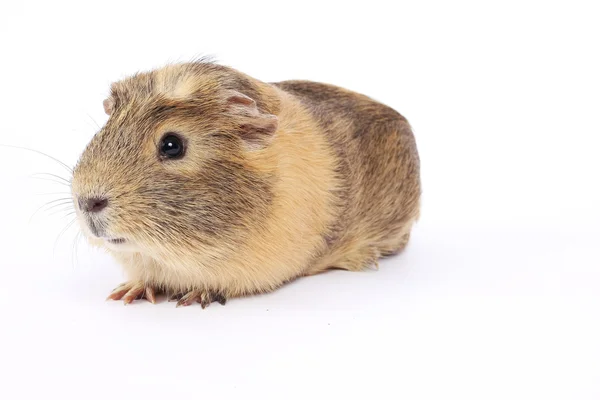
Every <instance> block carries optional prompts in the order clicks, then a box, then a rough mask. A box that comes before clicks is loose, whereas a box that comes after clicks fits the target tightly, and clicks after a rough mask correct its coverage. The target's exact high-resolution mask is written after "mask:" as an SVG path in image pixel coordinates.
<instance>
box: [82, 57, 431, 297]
mask: <svg viewBox="0 0 600 400" xmlns="http://www.w3.org/2000/svg"><path fill="white" fill-rule="evenodd" d="M104 109H105V111H106V113H107V114H108V115H109V118H108V121H107V122H106V124H105V125H104V126H103V127H102V128H101V129H100V131H99V132H98V133H97V134H96V135H95V136H94V137H93V138H92V140H91V141H90V143H89V144H88V146H87V147H86V149H85V151H84V152H83V154H82V155H81V158H80V159H79V161H78V163H77V165H76V167H75V169H74V172H73V179H72V185H71V187H72V196H73V202H74V205H75V210H76V215H77V219H78V222H79V223H80V225H81V228H82V231H83V233H84V235H85V236H86V237H87V239H88V241H89V242H90V243H91V244H92V245H95V246H99V247H101V248H104V249H105V250H106V251H108V252H109V253H110V254H111V255H112V256H114V258H115V259H116V260H117V261H118V263H120V264H121V265H122V267H123V268H124V270H125V274H126V276H127V279H128V281H127V282H125V283H123V284H122V285H121V286H119V287H117V288H116V289H115V290H114V291H113V292H112V293H111V294H110V296H109V297H108V298H109V299H113V300H121V299H122V300H123V301H124V302H125V304H128V303H131V302H132V301H134V300H136V299H143V298H145V299H147V300H149V301H151V302H153V303H154V302H155V299H156V294H158V293H166V294H167V296H168V297H169V298H170V299H176V300H178V302H177V305H178V306H179V305H190V304H192V303H193V302H196V301H197V302H199V303H200V304H201V306H202V308H204V307H206V306H207V305H209V304H210V303H211V302H213V301H217V302H220V303H221V304H224V303H225V301H226V300H227V299H228V298H232V297H238V296H245V295H251V294H256V293H264V292H270V291H273V290H275V289H277V288H278V287H280V286H281V285H283V284H284V283H286V282H288V281H291V280H293V279H296V278H298V277H301V276H307V275H313V274H317V273H320V272H323V271H326V270H327V269H331V268H335V269H344V270H349V271H359V270H361V269H363V268H365V267H368V266H371V265H376V266H377V265H378V264H377V262H378V261H377V260H378V259H379V258H380V257H384V256H388V255H392V254H395V253H398V252H399V251H400V250H402V249H403V248H404V247H405V246H406V244H407V242H408V240H409V237H410V232H411V228H412V226H413V223H414V222H415V221H416V220H417V218H418V217H419V207H420V196H421V185H420V174H419V163H420V162H419V156H418V152H417V147H416V143H415V139H414V136H413V133H412V131H411V127H410V125H409V124H408V122H407V120H406V119H405V118H404V117H403V116H401V115H400V114H399V113H398V112H396V111H394V110H393V109H392V108H390V107H388V106H385V105H383V104H381V103H379V102H377V101H375V100H373V99H371V98H369V97H367V96H364V95H362V94H358V93H354V92H352V91H349V90H346V89H342V88H340V87H336V86H333V85H328V84H322V83H315V82H310V81H300V80H298V81H284V82H279V83H265V82H261V81H259V80H257V79H253V78H251V77H249V76H247V75H245V74H243V73H241V72H238V71H236V70H234V69H232V68H229V67H225V66H222V65H218V64H216V63H213V62H209V61H203V60H201V61H197V62H190V63H181V64H175V65H168V66H166V67H163V68H160V69H157V70H154V71H150V72H145V73H138V74H135V75H133V76H131V77H128V78H126V79H124V80H122V81H119V82H116V83H114V84H112V86H111V90H110V96H109V97H108V98H107V99H106V100H105V101H104Z"/></svg>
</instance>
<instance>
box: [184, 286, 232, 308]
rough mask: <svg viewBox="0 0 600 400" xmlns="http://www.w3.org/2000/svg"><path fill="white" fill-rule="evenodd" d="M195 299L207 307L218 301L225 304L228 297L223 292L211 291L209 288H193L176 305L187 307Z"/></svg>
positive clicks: (203, 306)
mask: <svg viewBox="0 0 600 400" xmlns="http://www.w3.org/2000/svg"><path fill="white" fill-rule="evenodd" d="M194 301H196V302H198V303H200V306H201V307H202V308H206V307H208V306H209V305H210V303H212V302H213V301H216V302H218V303H220V304H222V305H225V302H226V301H227V299H226V298H225V296H223V295H222V294H221V293H215V292H210V291H207V290H192V291H190V292H188V293H186V294H184V295H182V296H181V298H179V301H178V302H177V305H176V307H185V306H189V305H191V304H192V303H193V302H194Z"/></svg>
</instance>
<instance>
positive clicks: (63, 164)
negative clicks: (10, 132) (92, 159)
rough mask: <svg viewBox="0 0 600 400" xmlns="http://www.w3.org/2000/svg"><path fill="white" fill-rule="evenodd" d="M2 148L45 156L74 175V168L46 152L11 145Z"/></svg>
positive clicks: (3, 145) (4, 145)
mask: <svg viewBox="0 0 600 400" xmlns="http://www.w3.org/2000/svg"><path fill="white" fill-rule="evenodd" d="M0 146H2V147H10V148H13V149H20V150H27V151H31V152H33V153H37V154H41V155H43V156H45V157H48V158H49V159H51V160H54V161H56V162H57V163H59V164H60V165H61V166H63V167H64V168H65V169H66V170H67V171H69V173H71V174H72V173H73V168H71V167H69V166H68V165H67V164H65V163H64V162H62V161H60V160H59V159H58V158H56V157H52V156H51V155H49V154H46V153H44V152H42V151H39V150H34V149H30V148H27V147H21V146H13V145H9V144H0Z"/></svg>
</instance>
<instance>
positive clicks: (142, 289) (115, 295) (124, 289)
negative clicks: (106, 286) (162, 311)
mask: <svg viewBox="0 0 600 400" xmlns="http://www.w3.org/2000/svg"><path fill="white" fill-rule="evenodd" d="M121 299H123V302H124V303H125V305H127V304H130V303H132V302H133V301H134V300H136V299H146V300H148V301H149V302H150V303H152V304H155V303H156V290H155V289H154V288H153V287H152V286H147V285H146V284H144V283H143V282H139V281H129V282H124V283H122V284H120V285H119V286H117V287H116V288H115V289H114V290H113V291H112V293H111V294H109V295H108V297H107V298H106V300H121Z"/></svg>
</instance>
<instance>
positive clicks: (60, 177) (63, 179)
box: [31, 172, 71, 185]
mask: <svg viewBox="0 0 600 400" xmlns="http://www.w3.org/2000/svg"><path fill="white" fill-rule="evenodd" d="M40 175H45V176H52V177H54V178H56V179H59V180H61V181H63V182H65V183H68V184H69V185H71V181H70V180H68V179H65V178H63V177H62V176H59V175H56V174H49V173H47V172H38V173H35V174H33V175H31V176H40Z"/></svg>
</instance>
